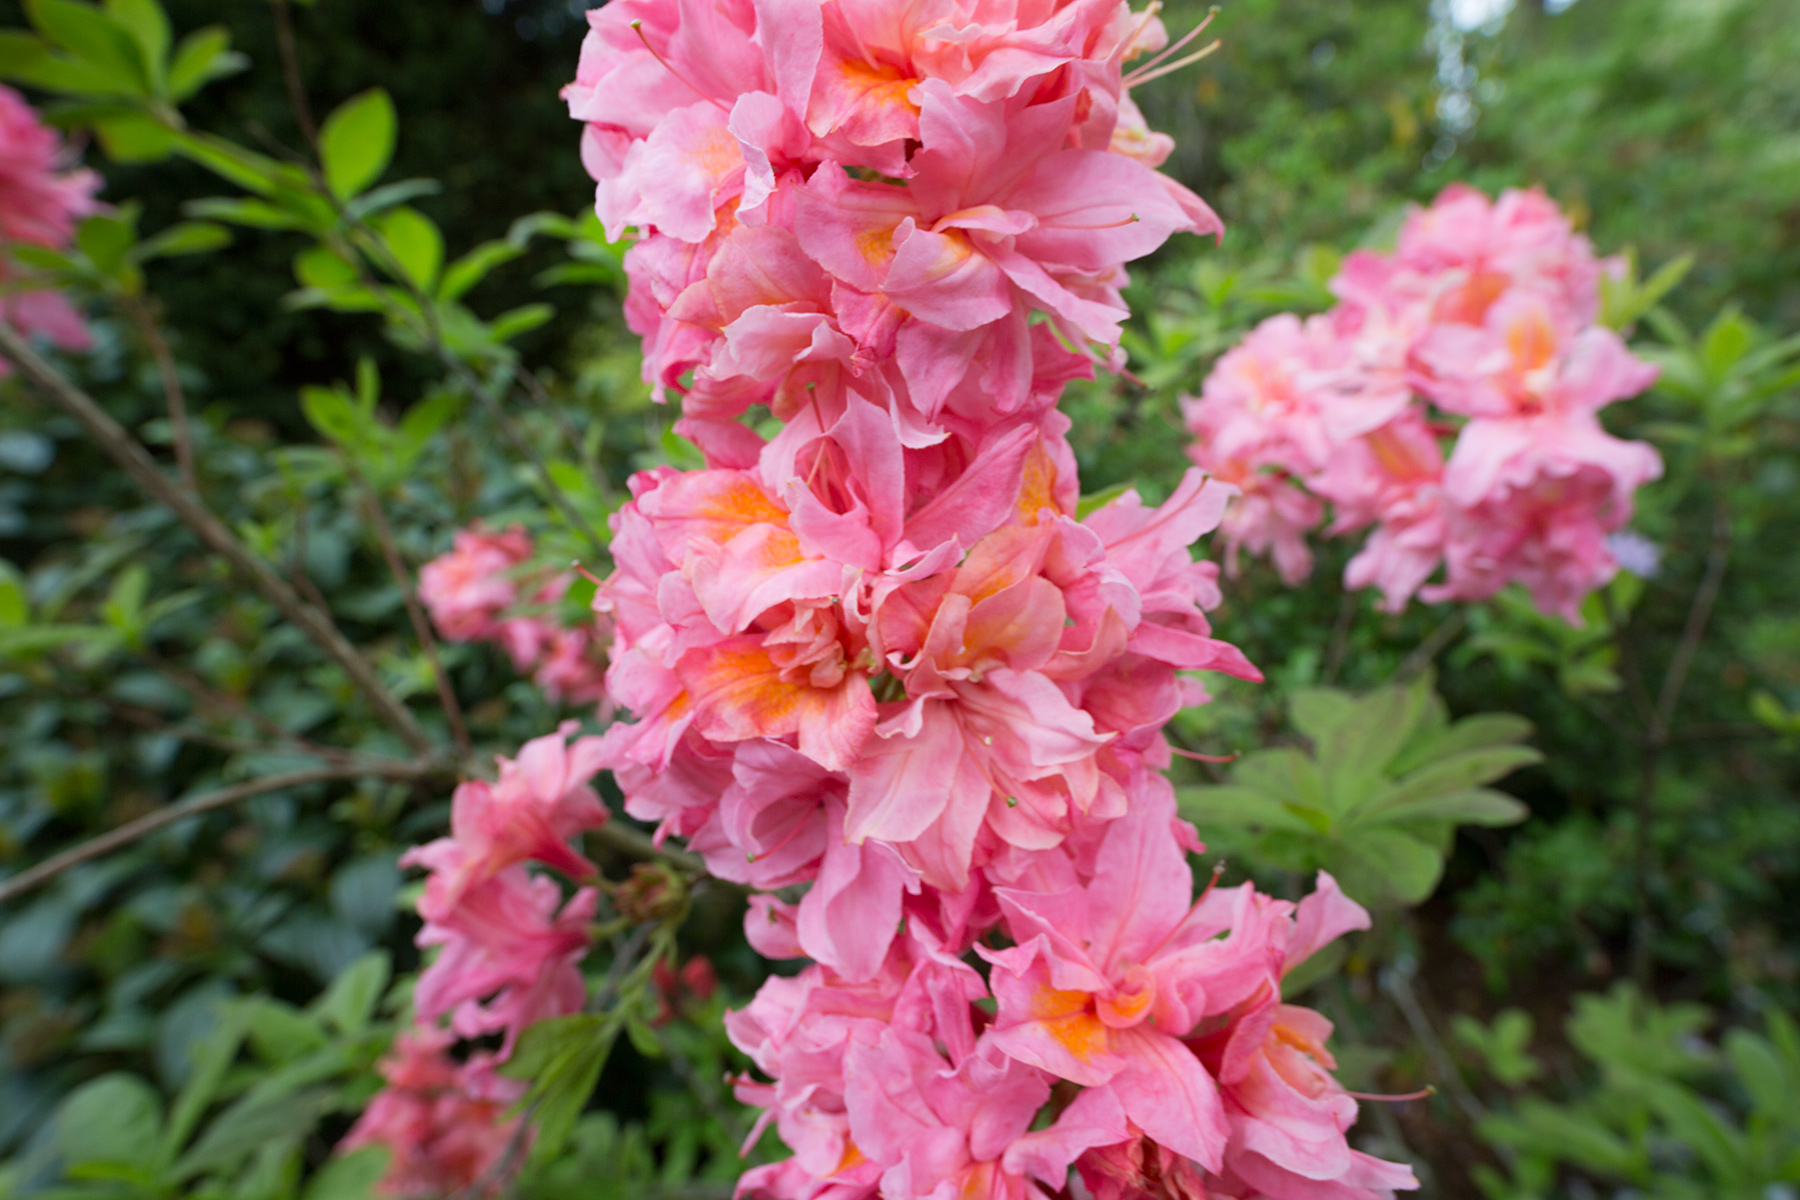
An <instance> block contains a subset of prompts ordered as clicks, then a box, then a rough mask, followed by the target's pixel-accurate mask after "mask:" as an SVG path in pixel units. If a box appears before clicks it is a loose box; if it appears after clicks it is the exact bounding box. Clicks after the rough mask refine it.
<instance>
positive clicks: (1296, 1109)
mask: <svg viewBox="0 0 1800 1200" xmlns="http://www.w3.org/2000/svg"><path fill="white" fill-rule="evenodd" d="M1330 1036H1331V1022H1330V1021H1327V1020H1326V1019H1325V1018H1324V1017H1322V1016H1320V1015H1319V1014H1318V1013H1316V1012H1313V1011H1312V1010H1311V1009H1307V1008H1300V1007H1297V1006H1295V1005H1291V1004H1281V1003H1279V1002H1278V997H1276V996H1268V997H1265V998H1264V999H1263V1000H1262V1001H1261V1002H1260V1003H1257V1004H1253V1005H1252V1006H1250V1007H1249V1009H1248V1010H1247V1011H1246V1012H1245V1013H1244V1014H1243V1015H1241V1016H1239V1017H1237V1018H1236V1019H1235V1021H1234V1022H1233V1023H1232V1024H1231V1025H1230V1027H1229V1029H1228V1031H1226V1032H1224V1033H1222V1034H1215V1035H1211V1036H1209V1037H1204V1038H1197V1039H1195V1040H1194V1041H1193V1042H1191V1043H1190V1044H1191V1045H1193V1047H1194V1051H1195V1053H1196V1054H1198V1055H1199V1056H1200V1057H1201V1060H1202V1061H1203V1062H1205V1063H1206V1065H1207V1067H1208V1069H1209V1070H1212V1071H1213V1072H1214V1073H1215V1074H1216V1076H1217V1078H1218V1080H1219V1084H1220V1087H1221V1088H1222V1089H1223V1091H1224V1093H1225V1099H1226V1107H1227V1112H1228V1113H1229V1119H1230V1122H1231V1142H1230V1145H1229V1146H1228V1147H1227V1148H1226V1151H1225V1166H1224V1169H1223V1170H1222V1171H1221V1172H1219V1176H1220V1178H1218V1179H1217V1180H1210V1179H1209V1180H1208V1183H1209V1184H1210V1185H1211V1194H1213V1195H1221V1196H1234V1197H1257V1198H1261V1197H1269V1198H1270V1200H1391V1197H1392V1196H1393V1194H1394V1192H1395V1191H1396V1190H1404V1189H1411V1188H1416V1187H1418V1186H1419V1181H1418V1179H1417V1178H1415V1177H1414V1175H1413V1173H1412V1171H1411V1170H1410V1169H1409V1168H1407V1167H1405V1166H1403V1165H1401V1164H1399V1163H1391V1162H1386V1161H1384V1160H1382V1159H1378V1158H1375V1157H1372V1156H1371V1155H1368V1154H1364V1153H1363V1152H1362V1151H1360V1150H1353V1149H1351V1148H1350V1145H1349V1143H1348V1142H1347V1141H1346V1140H1345V1134H1346V1132H1347V1131H1348V1130H1349V1128H1350V1126H1351V1125H1353V1124H1354V1123H1355V1121H1356V1110H1357V1106H1356V1101H1355V1100H1354V1099H1353V1098H1351V1097H1350V1096H1348V1095H1346V1094H1345V1092H1344V1089H1343V1087H1342V1085H1340V1084H1339V1083H1338V1082H1337V1080H1336V1079H1334V1078H1332V1076H1331V1071H1332V1069H1333V1068H1334V1067H1336V1066H1337V1063H1336V1061H1335V1060H1334V1059H1333V1058H1332V1056H1331V1053H1330V1051H1328V1050H1326V1049H1325V1041H1326V1039H1327V1038H1329V1037H1330Z"/></svg>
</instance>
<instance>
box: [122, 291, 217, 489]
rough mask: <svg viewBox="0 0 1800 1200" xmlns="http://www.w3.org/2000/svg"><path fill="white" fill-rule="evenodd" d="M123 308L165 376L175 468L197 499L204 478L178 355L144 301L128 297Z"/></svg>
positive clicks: (164, 394) (164, 384) (165, 396)
mask: <svg viewBox="0 0 1800 1200" xmlns="http://www.w3.org/2000/svg"><path fill="white" fill-rule="evenodd" d="M121 306H122V307H123V308H124V309H125V315H126V316H128V317H130V318H131V323H132V324H133V325H135V326H137V331H138V334H139V336H141V337H142V338H143V339H144V344H145V345H146V346H148V347H149V349H150V357H151V358H153V359H155V360H156V371H157V374H158V375H160V376H161V377H162V390H163V398H164V400H165V401H166V402H167V403H168V405H169V427H170V429H171V430H172V431H173V433H174V439H175V469H176V470H177V471H179V472H180V474H181V482H182V483H183V484H185V485H186V487H187V490H188V491H190V492H193V493H194V494H195V495H196V496H197V495H199V494H200V477H199V475H198V474H197V473H196V472H195V470H194V431H193V428H192V426H191V425H190V424H189V423H188V411H187V393H186V392H185V391H184V390H182V386H181V374H180V372H178V371H177V370H176V369H175V355H174V353H173V352H172V351H171V350H170V349H169V341H168V339H167V338H165V337H163V334H162V329H161V328H160V327H159V326H158V325H157V323H156V318H155V317H154V316H152V315H151V313H150V310H149V309H148V308H147V307H146V306H145V304H144V302H143V301H142V300H140V299H139V298H138V297H136V296H127V297H125V299H124V300H123V301H122V304H121Z"/></svg>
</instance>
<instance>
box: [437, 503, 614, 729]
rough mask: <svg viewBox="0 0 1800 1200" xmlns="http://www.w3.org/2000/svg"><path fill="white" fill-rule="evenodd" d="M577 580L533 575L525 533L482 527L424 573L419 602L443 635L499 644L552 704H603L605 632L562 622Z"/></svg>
mask: <svg viewBox="0 0 1800 1200" xmlns="http://www.w3.org/2000/svg"><path fill="white" fill-rule="evenodd" d="M573 581H574V574H573V573H572V572H568V571H556V572H546V571H543V570H542V569H534V567H533V552H532V545H531V538H530V536H529V535H527V534H526V532H525V531H524V530H523V529H520V528H519V527H517V526H513V527H512V528H510V529H506V530H504V531H502V532H499V533H494V532H490V531H489V530H486V529H483V528H481V527H479V526H477V527H475V528H472V529H462V530H458V531H457V533H456V537H455V542H454V545H453V546H452V548H451V550H450V552H449V553H447V554H443V555H440V556H439V557H437V558H435V559H433V560H431V561H430V562H428V563H426V564H425V566H424V567H423V568H421V569H420V571H419V600H420V601H421V602H422V603H423V604H424V605H425V609H426V611H427V612H429V613H430V614H431V623H432V624H433V625H434V626H436V627H437V631H438V633H439V634H441V635H442V636H444V637H446V638H448V639H450V640H451V641H454V642H494V643H496V644H498V645H499V646H501V647H502V648H503V649H504V650H505V651H506V653H507V657H509V658H511V659H512V662H513V666H514V667H516V668H518V670H519V671H521V672H527V673H530V675H531V677H532V681H533V682H534V683H536V684H537V685H538V687H539V688H541V689H543V691H544V693H545V694H546V695H548V696H549V697H550V698H551V699H552V700H558V701H565V702H567V703H569V704H583V705H585V704H596V705H602V706H604V704H605V701H606V679H605V671H606V631H605V629H604V628H603V627H595V626H587V627H583V626H569V625H565V624H563V623H562V622H561V621H560V620H557V619H556V612H555V608H556V605H557V602H558V601H560V600H561V599H562V598H563V595H564V594H565V593H566V592H567V591H568V590H569V585H570V583H572V582H573Z"/></svg>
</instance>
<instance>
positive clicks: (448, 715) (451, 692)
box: [351, 466, 474, 757]
mask: <svg viewBox="0 0 1800 1200" xmlns="http://www.w3.org/2000/svg"><path fill="white" fill-rule="evenodd" d="M351 470H352V471H353V472H354V473H355V474H356V476H357V478H358V479H361V478H362V472H360V471H356V468H355V467H354V466H352V467H351ZM362 483H363V494H364V497H365V499H366V500H367V501H368V509H369V520H370V523H371V524H373V525H374V526H375V538H376V540H377V541H379V542H380V543H381V556H382V557H383V558H385V559H386V560H387V568H388V573H389V574H390V575H392V576H393V577H394V583H395V585H396V586H398V587H399V589H400V598H401V599H402V600H403V601H405V603H406V615H407V616H408V617H409V618H410V619H411V620H412V627H413V634H414V635H415V636H416V637H418V639H419V645H420V646H422V647H424V650H425V657H426V659H427V660H428V661H429V662H430V663H431V674H432V676H433V678H434V679H435V680H436V681H437V694H438V703H439V704H441V705H443V708H444V718H445V719H446V720H447V721H449V722H450V736H451V737H453V738H455V739H456V748H457V749H458V750H459V751H461V752H462V754H463V755H464V757H467V756H468V755H469V754H471V753H473V751H474V746H473V745H471V744H470V742H469V727H468V726H467V725H466V724H464V722H463V713H462V705H461V704H459V703H457V699H456V688H455V686H454V685H453V684H452V683H451V682H450V673H449V672H448V671H446V670H445V669H444V660H443V657H442V656H441V655H440V654H439V653H438V643H437V638H436V637H434V636H433V635H432V632H431V622H430V621H428V620H426V619H425V611H424V610H423V609H422V608H420V607H419V597H418V590H417V589H416V588H415V587H414V586H413V580H412V572H410V571H408V570H407V568H406V562H405V560H404V559H402V558H401V557H400V547H399V545H398V544H396V543H395V541H394V530H393V527H392V526H391V525H389V524H388V519H387V511H386V510H385V509H384V508H382V505H381V497H380V496H378V495H376V493H375V489H374V488H373V487H371V486H370V485H369V483H368V481H367V480H362Z"/></svg>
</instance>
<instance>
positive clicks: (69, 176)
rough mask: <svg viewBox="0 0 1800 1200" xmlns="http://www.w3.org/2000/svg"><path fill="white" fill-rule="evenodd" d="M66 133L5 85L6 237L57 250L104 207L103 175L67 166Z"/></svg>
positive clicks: (0, 124)
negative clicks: (97, 197) (98, 197)
mask: <svg viewBox="0 0 1800 1200" xmlns="http://www.w3.org/2000/svg"><path fill="white" fill-rule="evenodd" d="M67 158H68V153H67V151H66V150H65V149H64V146H63V140H62V137H61V136H60V135H59V134H58V133H57V132H56V131H55V130H53V129H51V128H50V127H49V126H47V125H45V124H44V123H43V122H42V121H41V120H40V119H39V118H38V115H37V113H36V112H35V111H34V110H33V109H32V107H31V106H30V105H29V104H27V103H25V100H24V98H23V97H22V96H20V95H19V93H17V92H15V91H13V89H11V88H9V87H4V86H0V240H3V241H7V242H26V243H29V244H31V245H35V246H48V247H50V248H52V249H55V248H58V247H62V246H66V245H68V244H69V239H70V237H71V236H72V235H73V234H74V232H75V223H76V221H77V220H78V219H79V218H81V217H85V216H87V215H88V214H89V213H92V212H94V211H95V210H96V209H97V208H98V207H99V206H98V205H97V204H96V203H95V201H94V193H95V192H97V191H99V190H100V183H101V180H100V176H99V175H97V174H95V173H94V172H92V171H87V170H75V171H71V170H66V169H65V168H66V167H67V165H68V164H67Z"/></svg>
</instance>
